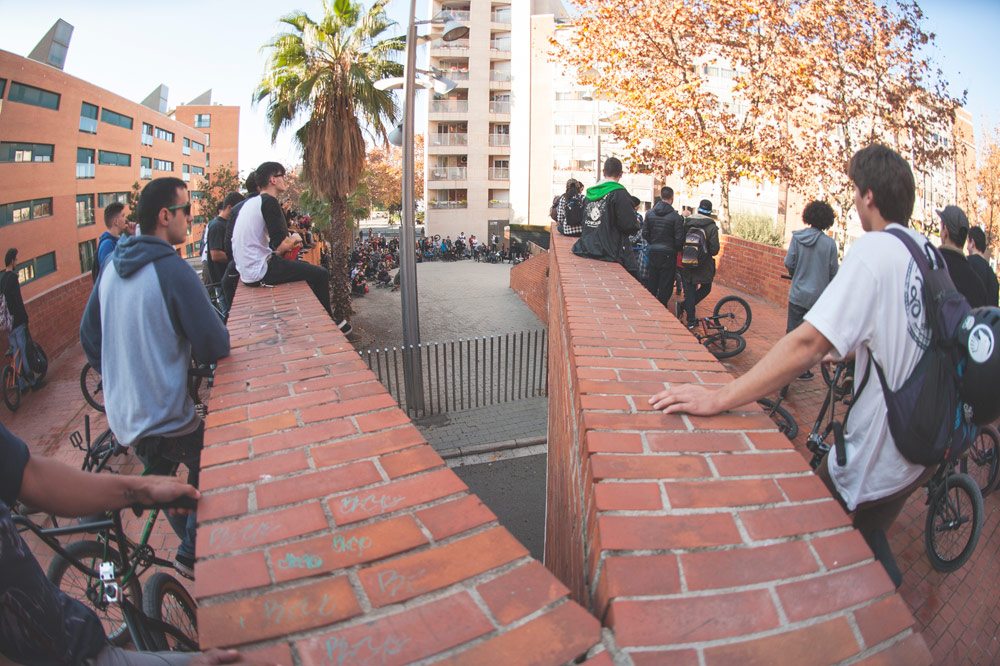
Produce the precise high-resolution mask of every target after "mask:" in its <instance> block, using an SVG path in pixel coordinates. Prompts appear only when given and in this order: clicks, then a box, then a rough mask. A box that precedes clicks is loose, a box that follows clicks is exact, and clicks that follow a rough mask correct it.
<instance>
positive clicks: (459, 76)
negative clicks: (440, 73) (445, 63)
mask: <svg viewBox="0 0 1000 666" xmlns="http://www.w3.org/2000/svg"><path fill="white" fill-rule="evenodd" d="M444 76H446V77H448V78H449V79H451V80H452V81H455V82H456V83H457V82H459V81H468V80H469V70H467V69H453V70H447V69H446V70H444Z"/></svg>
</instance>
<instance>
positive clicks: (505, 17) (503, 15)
mask: <svg viewBox="0 0 1000 666" xmlns="http://www.w3.org/2000/svg"><path fill="white" fill-rule="evenodd" d="M490 21H492V22H493V23H503V24H504V25H510V7H507V8H505V9H494V10H493V12H492V13H491V14H490Z"/></svg>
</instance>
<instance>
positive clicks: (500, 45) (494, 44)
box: [490, 38, 510, 53]
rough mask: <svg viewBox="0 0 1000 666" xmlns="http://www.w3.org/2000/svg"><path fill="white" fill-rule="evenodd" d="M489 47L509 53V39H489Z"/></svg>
mask: <svg viewBox="0 0 1000 666" xmlns="http://www.w3.org/2000/svg"><path fill="white" fill-rule="evenodd" d="M490 49H491V50H493V51H500V52H501V53H510V39H509V38H507V39H491V40H490Z"/></svg>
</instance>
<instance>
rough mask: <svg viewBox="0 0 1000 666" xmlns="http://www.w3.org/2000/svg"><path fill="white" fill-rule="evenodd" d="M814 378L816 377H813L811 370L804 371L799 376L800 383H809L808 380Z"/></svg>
mask: <svg viewBox="0 0 1000 666" xmlns="http://www.w3.org/2000/svg"><path fill="white" fill-rule="evenodd" d="M815 376H816V375H814V374H813V373H812V370H806V371H805V372H803V373H802V374H801V375H799V379H801V380H802V381H809V380H810V379H812V378H813V377H815Z"/></svg>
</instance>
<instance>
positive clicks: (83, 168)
mask: <svg viewBox="0 0 1000 666" xmlns="http://www.w3.org/2000/svg"><path fill="white" fill-rule="evenodd" d="M94 168H95V167H94V150H93V149H92V148H77V149H76V177H77V178H93V177H94Z"/></svg>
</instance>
